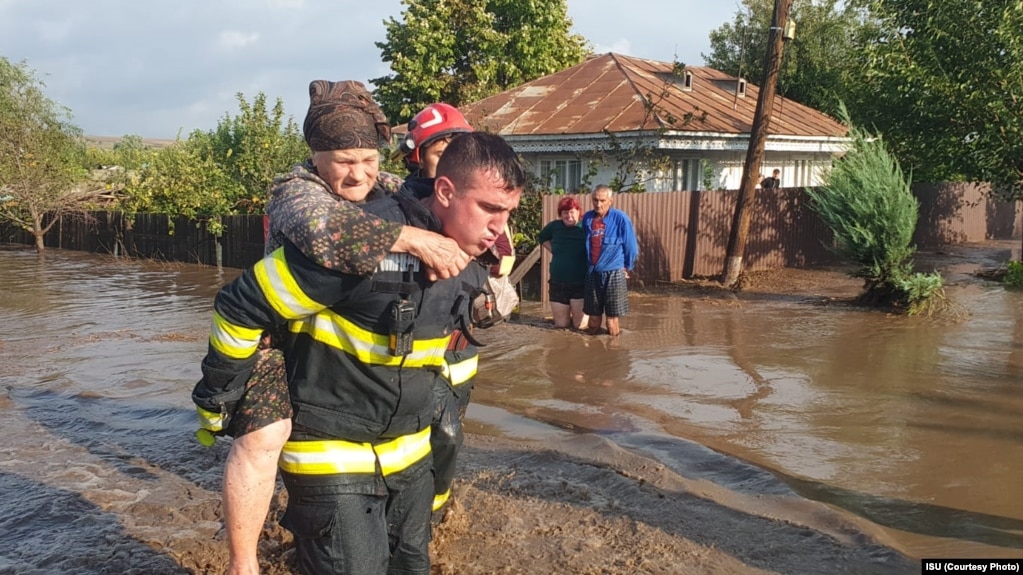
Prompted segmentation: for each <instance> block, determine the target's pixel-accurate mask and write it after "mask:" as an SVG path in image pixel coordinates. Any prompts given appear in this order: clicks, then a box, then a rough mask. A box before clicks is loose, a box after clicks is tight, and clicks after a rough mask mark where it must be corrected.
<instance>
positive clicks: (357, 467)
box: [278, 427, 430, 476]
mask: <svg viewBox="0 0 1023 575" xmlns="http://www.w3.org/2000/svg"><path fill="white" fill-rule="evenodd" d="M429 454H430V428H429V427H427V428H426V429H423V430H422V431H419V432H417V433H413V434H410V435H404V436H402V437H399V438H397V439H392V440H390V441H386V442H383V443H378V444H376V445H373V444H371V443H354V442H350V441H341V440H321V441H289V442H287V443H285V444H284V449H283V450H282V451H281V459H280V462H279V464H278V465H279V466H280V468H281V469H282V470H284V471H287V472H288V473H294V474H296V475H327V474H333V473H375V472H376V470H377V464H378V463H379V465H380V470H381V472H382V473H383V475H384V476H387V475H391V474H393V473H398V472H400V471H404V470H405V469H408V468H409V467H410V466H412V465H413V464H414V463H416V462H418V461H420V460H421V459H423V458H424V457H426V456H427V455H429Z"/></svg>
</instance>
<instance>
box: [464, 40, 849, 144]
mask: <svg viewBox="0 0 1023 575" xmlns="http://www.w3.org/2000/svg"><path fill="white" fill-rule="evenodd" d="M672 68H673V66H672V64H671V63H669V62H658V61H655V60H645V59H642V58H633V57H631V56H623V55H621V54H615V53H608V54H602V55H597V56H592V57H590V58H589V59H587V60H586V61H585V62H583V63H581V64H578V65H576V66H573V67H572V68H569V69H567V70H562V71H561V72H557V73H555V74H551V75H550V76H544V77H543V78H538V79H536V80H533V81H532V82H528V83H526V84H523V85H521V86H518V87H516V88H513V89H511V90H508V91H505V92H501V93H500V94H496V95H494V96H490V97H489V98H485V99H483V100H480V101H479V102H475V103H473V104H468V105H465V106H462V108H461V110H462V112H463V113H464V114H465V116H466V118H467V119H468V120H469V122H470V123H471V124H472V125H473V126H475V127H476V128H477V129H485V130H488V131H491V132H496V133H498V134H501V135H504V136H548V135H576V134H578V135H582V134H599V133H602V132H603V131H604V130H608V131H610V132H614V133H620V132H634V131H650V130H657V129H661V128H665V129H668V130H671V131H677V132H699V133H704V134H708V133H718V134H729V135H735V134H749V132H750V131H751V129H752V124H753V115H754V111H755V110H756V107H757V95H758V93H759V88H758V87H757V86H755V85H753V84H751V83H748V82H747V84H746V96H745V97H736V87H737V85H738V79H737V78H735V77H734V76H729V75H727V74H725V73H723V72H719V71H717V70H714V69H713V68H707V67H703V66H686V68H685V70H686V71H687V72H689V73H691V74H692V89H691V90H686V89H684V87H683V84H684V76H683V77H679V76H677V75H673V74H672ZM648 102H649V103H652V104H653V105H652V106H649V105H648V104H647V103H648ZM651 110H653V111H654V112H655V113H652V112H651ZM689 115H692V116H691V119H690V120H689V121H688V122H686V121H684V119H685V118H687V116H689ZM768 132H769V133H770V135H772V136H777V135H790V136H798V137H803V138H806V137H809V138H814V137H824V138H828V137H841V136H844V135H845V134H846V132H847V129H846V127H845V126H843V125H842V124H841V123H839V122H838V121H836V120H835V119H833V118H831V117H830V116H828V115H826V114H824V113H822V112H819V111H817V110H814V109H812V108H809V107H807V106H804V105H802V104H799V103H797V102H794V101H792V100H789V99H786V98H784V97H781V96H777V97H775V99H774V111H773V114H772V117H771V124H770V127H769V129H768Z"/></svg>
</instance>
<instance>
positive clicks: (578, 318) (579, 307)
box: [568, 299, 586, 330]
mask: <svg viewBox="0 0 1023 575" xmlns="http://www.w3.org/2000/svg"><path fill="white" fill-rule="evenodd" d="M568 307H569V309H571V316H572V327H574V328H575V329H576V330H580V329H582V328H583V323H585V322H586V314H584V313H583V300H582V299H570V300H568Z"/></svg>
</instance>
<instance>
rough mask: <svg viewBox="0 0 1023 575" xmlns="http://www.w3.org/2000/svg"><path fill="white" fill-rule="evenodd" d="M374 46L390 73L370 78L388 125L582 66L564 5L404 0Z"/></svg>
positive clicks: (578, 40) (580, 46)
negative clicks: (435, 105) (399, 12)
mask: <svg viewBox="0 0 1023 575" xmlns="http://www.w3.org/2000/svg"><path fill="white" fill-rule="evenodd" d="M402 4H403V5H405V6H407V9H406V10H405V11H403V12H402V15H401V18H402V20H401V21H399V20H396V19H394V18H389V19H388V20H386V21H385V22H384V26H385V28H386V29H387V36H386V37H387V40H386V41H385V42H377V43H376V45H377V47H378V48H380V50H381V56H382V58H383V60H384V61H385V62H390V66H391V71H392V73H391V74H389V75H387V76H384V77H381V78H376V79H374V80H371V81H370V82H371V83H372V84H373V85H374V86H376V90H375V91H374V95H375V96H376V99H377V101H378V102H379V103H380V106H381V107H382V108H383V110H384V113H385V114H387V117H388V118H389V119H390V120H391V122H394V123H397V122H403V121H407V120H408V119H409V118H411V117H412V115H414V114H415V113H416V112H418V111H419V110H420V109H422V108H423V107H424V106H426V105H427V104H429V103H432V102H447V103H449V104H452V105H454V106H460V105H463V104H466V103H469V102H474V101H477V100H480V99H482V98H485V97H487V96H491V95H493V94H496V93H498V92H501V91H503V90H507V89H509V88H513V87H515V86H518V85H519V84H522V83H524V82H528V81H530V80H534V79H536V78H539V77H541V76H546V75H548V74H553V73H554V72H558V71H560V70H564V69H565V68H568V67H571V66H574V65H575V64H578V63H579V62H582V60H583V58H584V57H585V55H586V53H587V51H588V46H587V42H586V40H585V39H584V38H583V37H582V36H580V35H578V34H572V33H571V32H570V30H569V29H570V27H571V20H570V19H569V18H568V15H567V13H568V12H567V6H566V2H565V0H530V1H528V2H523V1H521V0H402Z"/></svg>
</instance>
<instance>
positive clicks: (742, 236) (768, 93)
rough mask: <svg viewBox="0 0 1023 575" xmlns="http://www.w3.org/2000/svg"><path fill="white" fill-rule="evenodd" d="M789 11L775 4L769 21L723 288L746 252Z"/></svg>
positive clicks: (788, 1)
mask: <svg viewBox="0 0 1023 575" xmlns="http://www.w3.org/2000/svg"><path fill="white" fill-rule="evenodd" d="M791 9H792V0H775V2H774V16H773V18H772V19H771V29H770V32H769V34H768V41H767V55H766V56H765V57H764V80H763V82H761V84H760V93H759V94H758V95H757V109H756V112H754V114H753V126H752V127H751V129H750V136H749V148H747V150H746V162H745V163H744V164H743V167H742V184H741V185H740V187H739V197H738V198H737V199H736V202H735V215H734V217H733V218H732V230H731V233H730V234H729V236H728V251H727V252H726V254H725V269H724V273H723V275H722V282H721V283H723V284H725V285H726V286H733V285H735V283H736V282H738V281H739V275H740V274H741V273H742V265H743V262H742V258H743V254H744V253H745V252H746V240H747V237H748V236H749V226H750V219H751V218H752V217H753V210H752V208H753V202H754V200H755V199H756V187H757V184H758V183H759V182H758V181H757V180H758V177H759V175H760V164H761V161H762V160H763V155H764V145H765V143H766V142H767V130H768V128H769V127H770V124H771V110H772V109H773V107H774V91H775V86H776V85H777V84H778V70H779V69H780V68H781V55H782V49H783V48H784V34H783V32H784V30H785V24H786V23H787V22H788V19H789V11H790V10H791Z"/></svg>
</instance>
